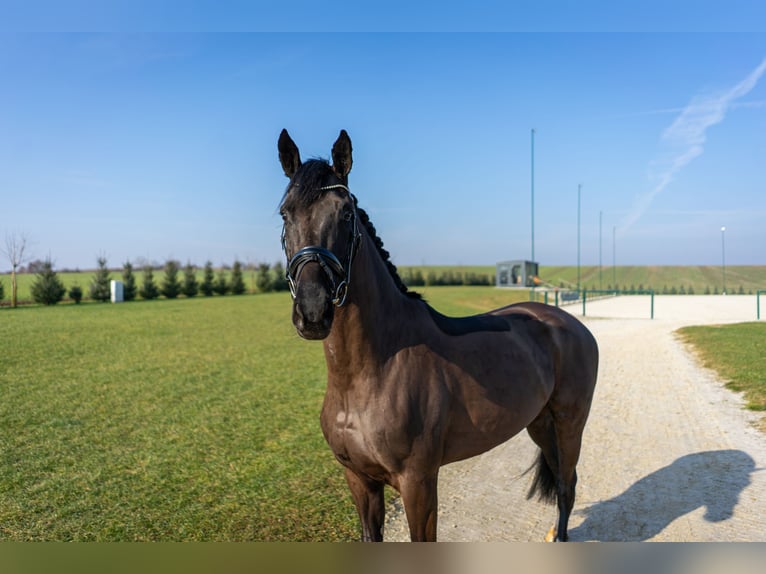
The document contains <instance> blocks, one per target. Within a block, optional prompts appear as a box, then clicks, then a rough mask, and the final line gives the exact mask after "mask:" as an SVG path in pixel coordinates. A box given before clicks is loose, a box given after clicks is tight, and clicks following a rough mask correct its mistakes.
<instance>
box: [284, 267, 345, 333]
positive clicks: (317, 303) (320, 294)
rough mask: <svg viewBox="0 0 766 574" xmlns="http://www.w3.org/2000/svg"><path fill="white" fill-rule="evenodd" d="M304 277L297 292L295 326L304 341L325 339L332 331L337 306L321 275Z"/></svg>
mask: <svg viewBox="0 0 766 574" xmlns="http://www.w3.org/2000/svg"><path fill="white" fill-rule="evenodd" d="M306 271H309V270H308V269H306ZM304 275H305V276H304V277H303V278H302V279H301V281H299V282H298V285H297V286H296V290H295V300H294V301H293V325H294V326H295V329H296V330H297V331H298V334H299V335H300V336H301V337H303V338H304V339H310V340H318V339H324V338H325V337H327V336H328V335H329V334H330V329H332V321H333V318H334V315H335V305H333V302H332V297H331V296H330V291H329V290H328V289H327V287H326V286H325V285H324V281H323V280H322V279H324V277H321V275H322V274H321V273H320V274H319V275H320V276H319V277H312V276H311V275H312V274H311V273H305V274H304Z"/></svg>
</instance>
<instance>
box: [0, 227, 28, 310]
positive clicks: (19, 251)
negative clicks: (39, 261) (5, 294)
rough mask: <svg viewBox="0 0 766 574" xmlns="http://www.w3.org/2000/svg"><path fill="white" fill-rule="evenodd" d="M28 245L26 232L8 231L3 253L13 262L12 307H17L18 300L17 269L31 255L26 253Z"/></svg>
mask: <svg viewBox="0 0 766 574" xmlns="http://www.w3.org/2000/svg"><path fill="white" fill-rule="evenodd" d="M28 246H29V241H28V239H27V236H26V235H25V234H24V233H6V235H5V249H3V253H4V254H5V256H6V257H7V258H8V261H10V263H11V307H15V306H16V303H17V301H18V285H17V283H16V270H17V269H18V268H19V266H20V265H22V264H23V263H24V261H26V258H27V257H28V256H29V254H28V253H26V251H27V247H28Z"/></svg>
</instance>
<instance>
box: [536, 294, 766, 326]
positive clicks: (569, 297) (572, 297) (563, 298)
mask: <svg viewBox="0 0 766 574" xmlns="http://www.w3.org/2000/svg"><path fill="white" fill-rule="evenodd" d="M543 293H544V300H543V302H544V303H545V304H546V305H548V304H550V303H549V296H548V294H549V291H544V292H543ZM559 293H561V295H559ZM758 293H766V290H764V291H759V292H758ZM537 295H538V292H536V291H534V290H531V291H530V293H529V298H530V301H537V300H538V297H537ZM620 295H650V296H651V299H650V306H649V307H650V308H649V317H650V318H651V319H654V289H648V290H636V291H617V290H612V291H604V290H599V289H591V290H588V289H583V290H582V291H561V292H559V291H554V302H553V304H554V305H555V306H556V307H559V306H560V304H562V303H565V302H574V301H577V300H581V301H582V315H583V317H585V316H586V312H585V311H586V304H587V301H588V297H589V296H590V300H593V299H601V298H603V297H618V296H620ZM759 305H760V303H759ZM759 318H760V306H759Z"/></svg>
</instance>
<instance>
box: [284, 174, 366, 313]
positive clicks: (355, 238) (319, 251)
mask: <svg viewBox="0 0 766 574" xmlns="http://www.w3.org/2000/svg"><path fill="white" fill-rule="evenodd" d="M319 189H320V190H322V191H324V190H328V189H345V190H346V191H347V192H348V194H349V196H351V199H352V200H353V199H354V196H353V194H352V193H351V190H349V189H348V188H347V187H346V186H345V185H342V184H339V183H338V184H335V185H327V186H325V187H320V188H319ZM354 203H356V201H354ZM352 218H353V219H352V221H353V228H352V230H351V239H350V242H349V248H348V262H347V263H346V266H345V267H344V266H343V264H342V263H341V262H340V260H339V259H338V258H337V257H336V255H335V254H334V253H333V252H332V251H330V250H329V249H325V248H324V247H319V246H318V245H310V246H308V247H304V248H303V249H301V250H300V251H298V252H297V253H296V254H295V255H293V256H292V257H291V258H290V260H289V261H288V263H287V272H286V273H285V277H286V278H287V284H288V285H289V286H290V294H291V295H292V297H293V299H295V296H296V291H297V288H298V278H299V277H300V274H301V271H303V268H304V267H305V266H306V264H307V263H311V262H316V263H319V266H320V267H321V268H322V271H324V272H325V275H327V278H328V279H329V280H330V285H331V286H332V292H333V297H332V303H333V305H335V306H336V307H342V306H343V304H344V303H345V302H346V296H347V295H348V287H349V284H350V283H351V264H352V263H353V262H354V256H355V255H356V250H357V247H358V244H359V241H360V239H361V237H362V234H361V233H360V232H359V228H358V226H357V217H356V210H354V211H353V212H352ZM282 249H283V250H284V252H285V256H287V245H286V244H285V229H284V227H283V228H282ZM336 281H337V282H336Z"/></svg>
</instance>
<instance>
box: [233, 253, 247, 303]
mask: <svg viewBox="0 0 766 574" xmlns="http://www.w3.org/2000/svg"><path fill="white" fill-rule="evenodd" d="M229 289H230V290H231V293H232V295H242V294H243V293H244V292H245V291H247V287H245V280H244V278H243V277H242V264H241V263H240V262H239V261H234V265H233V266H232V268H231V285H229Z"/></svg>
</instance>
